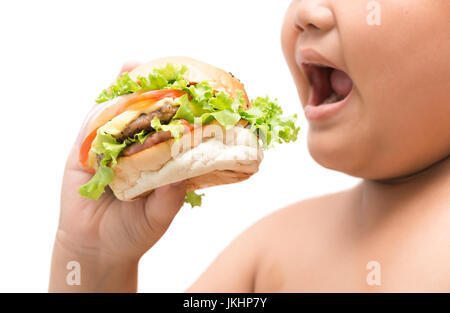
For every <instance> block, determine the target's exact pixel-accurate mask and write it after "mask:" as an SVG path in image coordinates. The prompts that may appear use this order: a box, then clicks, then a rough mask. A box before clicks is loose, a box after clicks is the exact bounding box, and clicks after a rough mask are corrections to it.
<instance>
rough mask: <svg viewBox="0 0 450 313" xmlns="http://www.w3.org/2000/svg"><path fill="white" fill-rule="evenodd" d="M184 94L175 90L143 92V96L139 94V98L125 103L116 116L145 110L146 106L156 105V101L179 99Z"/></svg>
mask: <svg viewBox="0 0 450 313" xmlns="http://www.w3.org/2000/svg"><path fill="white" fill-rule="evenodd" d="M184 94H186V92H185V91H183V90H177V89H162V90H152V91H148V92H145V93H143V94H140V95H139V96H137V97H135V98H132V99H130V100H129V101H128V102H126V103H125V104H124V105H123V106H122V107H121V108H120V109H119V110H118V111H117V115H119V114H121V113H123V112H125V111H127V110H128V109H130V110H140V109H143V108H145V107H146V106H149V105H151V104H153V103H156V102H158V101H161V100H162V99H165V98H172V99H175V98H179V97H181V96H183V95H184Z"/></svg>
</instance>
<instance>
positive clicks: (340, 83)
mask: <svg viewBox="0 0 450 313" xmlns="http://www.w3.org/2000/svg"><path fill="white" fill-rule="evenodd" d="M330 81H331V87H332V88H333V90H334V91H335V92H336V93H337V94H338V95H339V96H340V97H341V98H345V97H346V96H347V95H348V94H349V93H350V91H351V90H352V88H353V82H352V80H351V78H350V77H349V76H348V75H347V74H345V73H344V72H342V71H339V70H333V72H332V73H331V76H330Z"/></svg>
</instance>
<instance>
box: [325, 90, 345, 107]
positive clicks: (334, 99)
mask: <svg viewBox="0 0 450 313" xmlns="http://www.w3.org/2000/svg"><path fill="white" fill-rule="evenodd" d="M341 100H342V98H341V97H340V96H339V95H338V94H337V93H336V92H334V91H333V92H332V93H331V94H330V95H329V96H328V98H326V99H325V100H324V101H323V102H322V104H329V103H335V102H338V101H341Z"/></svg>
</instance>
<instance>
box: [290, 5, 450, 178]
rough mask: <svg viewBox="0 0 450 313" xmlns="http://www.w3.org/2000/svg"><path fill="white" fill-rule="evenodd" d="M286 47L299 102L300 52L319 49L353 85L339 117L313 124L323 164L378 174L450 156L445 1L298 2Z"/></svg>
mask: <svg viewBox="0 0 450 313" xmlns="http://www.w3.org/2000/svg"><path fill="white" fill-rule="evenodd" d="M369 2H376V3H378V4H380V7H381V20H380V25H379V26H377V25H375V26H370V25H369V24H368V22H367V16H368V15H369V13H371V12H374V11H373V9H372V10H368V9H367V8H366V6H367V4H368V3H369ZM372 17H374V15H372ZM372 21H374V20H373V19H372ZM375 21H376V20H375ZM302 29H303V31H302ZM282 46H283V51H284V53H285V57H286V59H287V62H288V65H289V68H290V70H291V72H292V75H293V77H294V80H295V83H296V85H297V89H298V93H299V96H300V98H301V101H302V104H303V107H305V106H306V104H307V103H308V99H309V96H310V93H311V92H312V90H313V88H312V86H311V84H310V82H309V79H308V76H307V74H306V71H305V69H304V67H303V66H302V62H303V61H304V60H305V58H304V57H305V55H306V56H308V54H303V55H302V53H301V51H306V50H307V49H313V50H315V51H317V52H318V53H320V54H321V55H322V56H323V57H324V58H325V59H327V60H328V61H329V62H332V63H333V64H334V65H335V66H336V67H337V68H339V69H340V70H342V71H343V72H345V73H346V74H347V75H348V76H347V80H346V79H341V82H340V84H341V85H343V87H342V88H344V90H345V85H346V83H347V87H348V83H349V82H350V89H351V88H353V90H352V92H351V93H350V94H349V95H348V96H346V97H347V100H344V101H345V103H346V104H345V105H344V106H343V107H341V109H340V110H338V111H337V112H336V113H335V114H333V115H331V116H328V117H326V118H324V119H320V120H310V121H309V124H310V128H309V133H308V147H309V150H310V152H311V155H312V157H313V158H314V159H315V160H316V161H317V162H318V163H319V164H321V165H323V166H325V167H327V168H331V169H335V170H339V171H342V172H345V173H348V174H350V175H354V176H358V177H364V178H372V179H383V178H390V177H396V176H402V175H407V174H410V173H412V172H415V171H418V170H420V169H423V168H425V167H427V166H429V165H431V164H433V163H434V162H437V161H438V160H440V159H443V158H445V157H446V156H448V155H449V153H450V1H449V0H378V1H369V0H294V1H293V2H292V4H291V6H290V7H289V9H288V11H287V15H286V18H285V21H284V25H283V31H282ZM309 75H310V74H309ZM344 75H345V74H344ZM348 77H350V78H351V81H349V79H348ZM351 82H353V85H351ZM337 83H338V84H339V80H337ZM328 84H329V83H328ZM345 94H347V93H345Z"/></svg>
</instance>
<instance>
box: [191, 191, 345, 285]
mask: <svg viewBox="0 0 450 313" xmlns="http://www.w3.org/2000/svg"><path fill="white" fill-rule="evenodd" d="M347 198H348V191H343V192H339V193H334V194H330V195H325V196H320V197H315V198H311V199H308V200H304V201H301V202H297V203H294V204H292V205H289V206H287V207H285V208H282V209H279V210H277V211H275V212H274V213H272V214H270V215H268V216H266V217H264V218H262V219H261V220H259V221H258V222H256V223H255V224H253V225H252V226H251V227H249V228H248V229H246V230H245V231H244V232H242V233H241V234H240V235H239V236H238V237H237V238H235V239H234V240H233V241H232V242H231V243H230V244H229V245H228V246H227V247H226V248H225V249H224V250H223V251H222V252H221V253H220V254H219V255H218V256H217V257H216V259H215V260H214V262H213V263H212V264H211V265H210V266H209V267H208V268H207V269H206V270H205V272H204V273H203V274H202V275H201V276H200V277H199V279H198V280H197V281H196V282H195V283H194V284H193V285H192V286H191V287H190V288H188V290H187V291H188V292H252V291H255V290H258V289H259V288H258V286H257V284H259V281H260V280H261V279H260V277H261V272H264V271H268V272H269V273H270V272H271V271H272V270H271V268H270V266H271V265H270V264H272V261H274V262H278V261H279V260H278V261H275V259H277V258H281V261H283V260H287V259H288V257H289V253H290V252H292V251H294V250H293V249H292V247H295V248H296V249H298V248H301V246H302V245H311V244H312V243H313V242H316V241H319V240H321V238H322V239H324V238H325V237H326V236H327V233H329V232H330V231H333V230H337V229H339V228H340V227H339V226H336V224H338V223H339V221H340V220H342V218H343V217H342V215H343V214H342V213H343V211H345V210H346V209H345V207H346V205H345V202H346V201H348V200H347ZM324 230H325V231H324ZM304 250H305V251H311V249H308V248H307V247H304ZM271 258H275V259H271ZM310 259H311V260H313V259H314V257H313V256H311V258H310ZM267 264H269V268H268V269H267V268H266V267H267ZM275 267H277V268H282V266H281V267H280V266H275ZM273 281H274V280H273V279H272V278H270V277H269V278H268V281H264V282H262V284H263V285H264V286H269V287H270V285H271V284H272V282H273ZM275 289H276V288H275ZM265 290H270V288H265Z"/></svg>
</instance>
